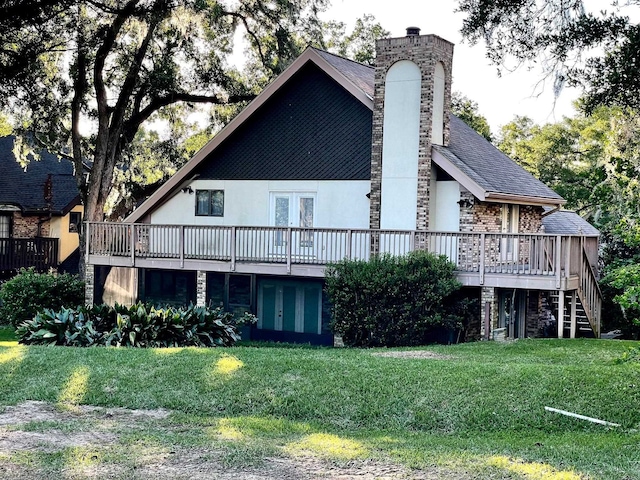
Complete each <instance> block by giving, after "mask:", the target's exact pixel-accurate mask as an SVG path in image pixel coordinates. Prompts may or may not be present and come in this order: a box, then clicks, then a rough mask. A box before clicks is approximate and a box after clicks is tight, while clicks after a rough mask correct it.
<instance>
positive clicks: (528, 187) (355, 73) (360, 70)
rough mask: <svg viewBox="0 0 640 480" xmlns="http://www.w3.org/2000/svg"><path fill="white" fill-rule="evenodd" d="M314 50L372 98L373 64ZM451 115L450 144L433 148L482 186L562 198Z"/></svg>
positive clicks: (489, 190)
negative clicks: (367, 64) (368, 64)
mask: <svg viewBox="0 0 640 480" xmlns="http://www.w3.org/2000/svg"><path fill="white" fill-rule="evenodd" d="M315 51H316V53H318V55H320V56H321V57H322V58H323V59H325V60H326V61H327V63H329V64H330V65H332V66H333V67H334V68H336V69H337V70H338V71H339V72H341V73H342V74H343V75H344V76H345V77H346V78H347V79H348V80H349V81H350V82H351V83H353V84H354V85H355V86H356V87H358V88H359V89H360V90H362V91H363V92H364V93H365V94H366V95H368V96H369V97H370V98H373V90H374V74H375V72H374V69H373V68H372V67H368V66H366V65H362V64H360V63H357V62H353V61H351V60H348V59H346V58H342V57H339V56H337V55H333V54H331V53H328V52H324V51H322V50H317V49H316V50H315ZM450 119H451V123H450V128H451V133H450V141H449V145H448V146H447V147H441V146H434V148H435V149H436V150H438V151H439V152H440V153H441V154H442V155H444V156H445V157H446V158H447V159H449V161H451V162H452V163H453V164H454V165H456V166H457V167H458V168H459V169H460V170H461V171H462V172H464V173H465V174H466V175H467V176H468V177H469V178H471V179H472V180H473V181H474V182H476V183H477V184H478V185H480V186H481V187H482V188H483V189H484V190H486V191H487V192H495V193H505V194H511V195H525V196H530V197H540V198H543V199H550V200H554V201H555V200H558V201H562V200H563V198H562V197H561V196H560V195H558V194H557V193H556V192H554V191H553V190H551V189H550V188H549V187H547V186H546V185H545V184H544V183H542V182H540V181H539V180H537V179H536V178H535V177H534V176H533V175H531V174H530V173H529V172H527V171H526V170H524V169H523V168H522V167H520V166H519V165H518V164H517V163H515V162H514V161H513V160H511V159H510V158H509V157H508V156H506V155H505V154H504V153H502V152H501V151H500V150H498V149H497V148H496V147H495V146H494V145H493V144H491V143H490V142H488V141H487V140H486V139H485V138H483V137H482V136H481V135H479V134H478V133H477V132H476V131H475V130H473V129H472V128H471V127H469V126H468V125H467V124H466V123H465V122H463V121H462V120H461V119H459V118H458V117H456V116H455V115H451V116H450Z"/></svg>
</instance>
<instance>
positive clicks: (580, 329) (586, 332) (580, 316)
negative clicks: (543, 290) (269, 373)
mask: <svg viewBox="0 0 640 480" xmlns="http://www.w3.org/2000/svg"><path fill="white" fill-rule="evenodd" d="M558 294H563V295H564V296H565V301H564V315H563V329H564V337H565V338H569V337H570V333H571V301H572V297H573V295H572V292H562V291H561V292H558V291H555V292H551V295H550V307H551V308H552V310H553V313H554V315H556V316H557V312H558ZM595 336H596V332H595V331H594V329H593V327H592V326H591V323H590V322H589V317H587V313H586V312H585V309H584V305H583V304H582V301H581V300H580V296H578V298H576V337H588V338H593V337H595Z"/></svg>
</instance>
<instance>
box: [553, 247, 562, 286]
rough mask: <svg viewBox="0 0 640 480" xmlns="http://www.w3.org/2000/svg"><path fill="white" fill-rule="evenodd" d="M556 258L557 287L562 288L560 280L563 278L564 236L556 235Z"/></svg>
mask: <svg viewBox="0 0 640 480" xmlns="http://www.w3.org/2000/svg"><path fill="white" fill-rule="evenodd" d="M555 251H556V258H555V262H554V263H555V269H556V288H557V289H558V290H560V281H561V278H562V263H561V260H562V259H561V258H560V257H562V236H561V235H556V248H555Z"/></svg>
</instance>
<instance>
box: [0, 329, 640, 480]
mask: <svg viewBox="0 0 640 480" xmlns="http://www.w3.org/2000/svg"><path fill="white" fill-rule="evenodd" d="M0 339H2V340H4V341H0V378H1V379H2V382H0V405H2V406H8V405H16V404H20V403H22V402H24V401H27V400H41V401H46V402H50V403H52V404H56V405H58V408H59V409H62V410H64V409H73V408H74V406H76V405H96V406H105V407H115V406H118V407H125V408H130V409H157V408H163V409H169V410H171V411H172V414H171V415H170V416H169V417H168V418H166V419H161V420H156V421H154V422H151V423H147V424H145V428H138V429H134V428H132V429H130V430H126V429H125V430H126V431H121V432H119V437H118V438H119V440H118V444H117V445H116V446H111V447H110V450H109V452H102V453H101V454H100V455H98V456H97V457H96V458H98V460H95V461H97V462H124V463H126V462H131V461H133V459H132V458H131V456H132V455H133V453H131V452H133V451H134V450H132V448H131V446H133V445H136V446H139V445H141V444H145V445H154V446H156V447H162V448H168V449H171V448H176V447H181V448H187V447H193V448H196V447H197V448H202V447H207V448H215V449H216V450H217V451H222V452H223V453H224V455H223V457H224V461H225V462H228V463H229V464H230V465H235V466H242V465H245V464H246V465H250V464H256V463H258V464H259V462H260V461H261V459H263V458H266V457H273V456H281V457H285V458H286V457H288V456H295V455H298V454H300V453H301V452H302V453H304V454H305V455H314V456H316V457H318V458H321V459H325V460H328V461H332V462H338V463H340V462H343V463H344V462H349V461H353V460H361V459H371V460H373V461H378V462H389V463H393V464H396V463H397V464H401V465H404V466H406V467H408V468H416V469H422V468H432V467H434V466H436V467H442V468H446V469H450V470H452V471H458V472H464V474H465V475H467V476H468V477H465V478H532V479H537V478H540V479H543V478H544V479H575V478H602V479H623V478H624V479H640V433H638V431H637V429H639V428H640V363H637V362H635V363H633V362H628V363H623V364H616V363H615V362H614V360H615V359H616V358H619V357H620V356H621V355H622V353H623V352H624V351H626V350H627V349H628V348H629V347H630V346H632V345H638V343H637V342H636V343H635V344H634V343H631V342H620V341H604V340H603V341H596V340H526V341H518V342H515V343H510V344H499V343H493V342H491V343H484V342H483V343H475V344H464V345H457V346H448V347H447V346H433V347H428V348H427V347H425V349H428V350H430V351H432V352H435V353H437V354H442V355H446V356H447V357H448V358H438V359H415V358H394V357H381V356H377V355H374V354H375V353H379V352H382V351H383V350H356V349H311V348H282V347H274V346H262V347H252V346H251V347H250V346H245V347H234V348H227V349H192V348H188V349H149V350H134V349H115V348H91V349H80V348H65V347H24V346H19V345H17V343H15V341H12V340H11V337H10V334H9V333H7V332H6V331H5V332H0ZM544 406H551V407H555V408H560V409H563V410H568V411H572V412H577V413H580V414H582V415H588V416H592V417H596V418H600V419H603V420H607V421H610V422H615V423H619V424H621V425H622V427H621V428H617V429H608V428H606V427H602V426H600V425H594V424H591V423H588V422H585V421H581V420H575V419H572V418H567V417H563V416H560V415H557V414H553V413H547V412H545V411H544ZM21 428H22V429H23V430H24V429H25V428H27V429H29V428H30V429H32V430H35V431H46V430H47V429H57V430H60V429H62V428H63V425H62V423H60V424H56V423H55V422H49V423H47V422H32V424H27V425H26V426H23V427H21ZM64 428H66V429H67V430H69V429H70V430H71V431H73V430H74V429H77V430H78V431H82V429H83V428H87V426H86V425H85V424H83V420H82V418H80V417H78V418H77V421H76V422H75V423H74V422H69V421H67V422H66V423H65V425H64ZM61 458H65V457H64V455H59V454H55V455H54V454H46V453H45V454H43V453H37V452H31V453H28V454H27V453H24V452H23V453H21V454H20V455H17V454H16V455H13V456H11V455H8V456H7V455H5V456H4V458H3V457H2V456H0V465H1V462H2V461H5V462H12V463H16V464H28V465H30V468H40V469H45V470H46V469H49V470H47V471H50V472H56V471H58V470H56V469H59V468H62V463H60V462H61ZM1 471H2V470H1V469H0V472H1ZM452 478H454V477H452Z"/></svg>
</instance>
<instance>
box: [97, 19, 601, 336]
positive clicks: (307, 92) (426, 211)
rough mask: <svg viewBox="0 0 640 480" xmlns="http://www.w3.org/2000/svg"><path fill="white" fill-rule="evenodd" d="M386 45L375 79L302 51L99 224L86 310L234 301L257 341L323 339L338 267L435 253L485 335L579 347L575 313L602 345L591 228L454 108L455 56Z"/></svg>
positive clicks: (412, 37) (445, 46) (426, 40)
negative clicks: (147, 193) (327, 284)
mask: <svg viewBox="0 0 640 480" xmlns="http://www.w3.org/2000/svg"><path fill="white" fill-rule="evenodd" d="M376 46H377V60H376V62H377V63H376V66H375V68H371V67H368V66H365V65H362V64H359V63H356V62H353V61H350V60H347V59H344V58H341V57H338V56H335V55H332V54H330V53H327V52H324V51H321V50H317V49H313V48H308V49H307V50H306V51H305V52H304V53H303V54H302V55H301V56H300V57H299V58H298V59H297V60H296V61H294V62H293V63H292V65H291V66H290V67H289V68H288V69H287V70H286V71H285V72H283V73H282V74H281V75H280V76H279V77H278V78H277V79H276V80H275V81H274V82H273V83H271V84H270V85H269V86H268V87H267V88H265V90H264V91H263V92H262V93H261V94H260V95H259V96H258V97H257V98H256V99H255V100H254V101H253V102H252V103H251V104H249V105H248V106H247V107H246V108H245V109H244V110H243V111H242V112H241V113H240V114H239V115H238V116H237V117H236V118H234V119H233V121H231V122H230V123H229V124H228V125H227V126H226V127H225V128H224V129H223V130H222V131H221V132H220V133H218V134H217V135H216V136H215V137H214V138H213V139H212V140H211V141H210V142H209V143H208V144H207V145H206V146H205V147H204V148H203V149H202V150H201V151H200V152H198V153H197V154H196V155H195V156H194V157H193V158H192V159H191V160H190V161H189V162H188V163H187V164H186V165H185V166H184V167H183V168H182V169H181V170H180V171H178V172H177V173H176V174H175V175H174V176H173V177H172V178H171V179H170V180H169V181H168V182H167V183H166V184H165V185H163V186H162V187H161V188H160V189H159V190H158V191H156V192H155V193H154V194H153V195H152V196H151V197H150V198H149V199H148V200H147V201H146V202H145V203H143V204H142V205H141V206H140V207H139V208H138V209H137V210H135V211H134V212H133V214H132V215H130V216H129V217H128V218H127V219H126V221H125V223H122V224H108V223H96V224H90V225H89V226H88V228H89V232H88V233H89V239H90V241H89V242H88V243H87V245H88V247H87V252H86V254H87V275H86V278H87V282H88V289H87V301H88V302H93V301H101V300H106V301H120V302H123V301H124V302H131V301H134V300H136V299H144V300H149V301H153V302H158V303H167V302H175V303H188V302H195V303H198V304H206V303H209V304H214V305H223V306H225V307H226V308H228V309H230V310H234V311H238V310H248V311H252V312H254V313H256V314H257V316H258V319H259V320H258V326H257V328H256V329H254V331H253V336H254V338H272V339H280V340H301V341H308V340H319V341H323V340H326V341H328V342H330V341H331V335H330V331H329V328H328V325H329V321H330V315H329V309H328V308H327V302H326V301H325V298H324V295H323V274H324V268H325V266H326V264H327V263H328V262H335V261H339V260H342V259H343V258H351V259H367V258H369V257H370V256H371V255H372V254H375V253H384V252H388V253H392V254H404V253H407V252H409V251H411V250H413V249H427V250H430V251H433V252H435V253H439V254H443V255H446V256H447V257H448V258H449V259H450V260H451V261H452V262H454V263H455V264H456V265H457V276H458V278H459V280H460V281H461V282H462V283H463V285H464V286H465V287H466V288H469V289H474V290H473V292H475V293H474V295H477V296H478V298H480V299H481V309H480V311H479V312H478V323H479V325H478V330H479V331H480V332H481V335H483V336H484V337H485V338H493V337H494V336H496V335H506V336H507V337H511V338H519V337H525V336H538V335H543V334H547V335H548V334H549V328H550V327H551V328H552V329H553V333H554V335H557V336H563V335H565V334H567V335H569V336H572V337H573V336H576V335H579V334H580V322H579V318H580V316H581V315H583V316H584V317H585V319H586V320H588V322H589V323H588V324H586V325H590V327H589V329H590V330H591V331H593V332H594V333H595V335H598V334H599V315H600V294H599V290H598V286H597V281H596V272H595V268H596V265H597V248H598V232H597V230H595V229H594V228H593V227H591V226H590V225H589V224H588V223H586V222H585V221H583V220H582V219H581V218H580V217H579V216H578V215H576V214H575V213H572V212H567V211H562V210H561V209H562V205H563V204H564V203H565V201H564V199H563V198H561V197H560V196H559V195H558V194H556V193H555V192H554V191H552V190H551V189H550V188H548V187H547V186H546V185H544V184H543V183H541V182H540V181H538V180H537V179H535V178H534V177H533V176H532V175H530V174H529V173H527V172H526V171H525V170H523V169H522V168H521V167H519V166H518V165H517V164H516V163H515V162H513V161H512V160H511V159H509V158H508V157H507V156H505V155H504V154H503V153H502V152H500V151H499V150H498V149H496V148H495V147H494V146H493V145H492V144H491V143H489V142H487V141H486V140H485V139H484V138H483V137H481V136H480V135H478V134H477V133H476V132H475V131H473V130H472V129H471V128H470V127H468V126H467V125H466V124H465V123H464V122H462V121H461V120H460V119H458V118H457V117H455V116H454V115H453V114H452V113H451V67H452V61H453V44H451V43H450V42H448V41H446V40H444V39H442V38H439V37H437V36H434V35H420V34H419V29H415V28H414V29H408V30H407V36H405V37H401V38H390V39H383V40H380V41H378V42H377V45H376ZM555 318H560V319H561V321H560V322H557V323H556V324H555V325H554V323H553V322H554V319H555ZM565 319H566V323H565ZM565 327H566V330H567V331H566V332H565Z"/></svg>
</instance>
